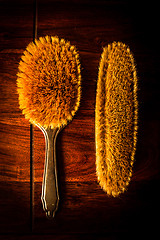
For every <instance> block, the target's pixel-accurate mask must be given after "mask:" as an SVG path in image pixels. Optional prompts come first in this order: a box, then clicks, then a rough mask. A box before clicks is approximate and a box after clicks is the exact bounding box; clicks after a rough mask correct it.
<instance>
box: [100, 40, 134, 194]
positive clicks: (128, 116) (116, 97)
mask: <svg viewBox="0 0 160 240" xmlns="http://www.w3.org/2000/svg"><path fill="white" fill-rule="evenodd" d="M137 119H138V101H137V75H136V68H135V63H134V59H133V55H132V53H131V52H130V49H129V47H127V46H126V45H125V44H123V43H121V42H118V43H117V42H113V43H112V44H110V45H108V47H105V48H104V50H103V53H102V55H101V61H100V66H99V75H98V82H97V94H96V110H95V125H96V126H95V127H96V129H95V132H96V172H97V177H98V181H99V184H100V186H101V187H102V188H103V190H104V191H105V192H107V194H108V195H112V196H118V195H119V194H120V193H122V192H124V191H125V190H126V189H127V185H128V184H129V181H130V179H131V176H132V167H133V162H134V156H135V151H136V142H137V129H138V127H137Z"/></svg>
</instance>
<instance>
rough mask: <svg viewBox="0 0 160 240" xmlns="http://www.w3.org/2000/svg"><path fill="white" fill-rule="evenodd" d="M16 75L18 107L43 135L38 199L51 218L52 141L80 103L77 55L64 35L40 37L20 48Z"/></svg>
mask: <svg viewBox="0 0 160 240" xmlns="http://www.w3.org/2000/svg"><path fill="white" fill-rule="evenodd" d="M17 76H18V78H17V87H18V93H19V105H20V109H22V113H23V114H24V115H25V118H26V119H28V120H29V121H30V122H31V123H32V124H34V125H36V126H38V127H39V128H40V129H41V131H42V132H43V133H44V136H45V142H46V154H45V167H44V175H43V183H42V196H41V199H42V203H43V208H44V210H45V211H46V214H47V216H48V217H51V218H52V217H53V216H54V214H55V211H56V210H57V207H58V202H59V194H58V183H57V169H56V148H55V143H56V137H57V134H58V132H59V131H60V129H62V128H63V127H64V126H65V125H66V124H67V123H68V122H69V121H71V120H72V118H73V116H74V115H75V113H76V111H77V110H78V107H79V104H80V95H81V71H80V62H79V55H78V53H77V51H76V48H75V47H74V46H72V45H71V44H70V42H68V41H65V40H64V39H59V38H58V37H56V36H55V37H49V36H46V37H40V38H39V39H38V40H35V42H34V43H33V42H31V43H30V44H29V45H28V46H27V48H26V50H25V51H24V53H23V56H22V57H21V61H20V63H19V72H18V74H17Z"/></svg>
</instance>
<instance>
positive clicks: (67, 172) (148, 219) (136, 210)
mask: <svg viewBox="0 0 160 240" xmlns="http://www.w3.org/2000/svg"><path fill="white" fill-rule="evenodd" d="M156 3H157V5H156ZM33 5H34V4H33V1H31V0H29V1H27V0H25V1H17V0H15V1H11V0H10V1H9V0H5V1H1V0H0V163H1V174H0V182H1V183H0V195H1V198H0V238H1V239H40V240H41V239H57V240H59V239H120V234H122V235H123V236H127V237H128V236H130V237H133V236H134V235H135V236H136V239H139V238H137V236H140V235H139V234H140V233H141V234H143V236H144V234H148V233H151V234H152V237H153V235H154V234H155V236H157V235H156V234H157V232H158V228H159V221H158V220H159V210H160V209H159V200H160V199H159V180H160V178H159V167H160V164H159V160H160V159H159V157H160V151H159V140H160V137H159V136H160V115H159V106H160V101H159V94H160V91H159V78H160V73H159V69H160V61H159V52H160V51H159V40H158V39H159V13H158V9H159V5H158V2H157V1H145V2H143V1H126V2H125V1H102V0H99V1H98V0H92V1H90V0H86V1H84V0H72V1H65V0H60V1H58V0H57V1H51V0H50V1H49V0H45V1H42V0H41V1H40V0H39V1H38V4H37V12H38V21H37V35H38V37H40V36H45V35H53V36H54V35H57V36H59V37H60V38H65V39H66V40H69V41H70V42H71V44H73V45H76V47H77V49H78V50H79V54H80V58H81V66H82V79H83V82H82V98H81V105H80V108H79V111H78V112H77V114H76V116H75V117H74V119H73V121H72V122H71V123H69V125H68V126H66V128H65V129H64V130H63V131H62V132H61V133H60V134H59V136H58V139H57V162H58V180H59V191H60V205H59V209H58V212H57V214H56V216H55V218H54V219H53V221H49V220H47V219H46V217H45V213H44V212H43V210H42V205H41V199H40V197H41V183H42V174H43V164H44V150H45V146H44V137H43V134H42V133H41V132H40V131H39V130H38V129H37V128H34V169H35V171H34V175H35V176H34V215H33V218H32V217H31V214H30V212H31V204H30V203H31V200H30V199H31V198H30V125H29V123H28V121H27V120H25V118H24V116H23V115H22V114H21V111H20V110H19V106H18V95H17V92H16V73H17V69H18V63H19V61H20V57H21V55H22V53H23V51H24V49H25V48H26V46H27V45H28V43H29V42H31V41H32V40H33V18H34V9H33ZM112 41H122V42H124V43H126V44H127V45H129V47H130V49H131V51H132V52H133V54H134V58H135V61H136V64H137V73H138V79H139V91H138V100H139V134H138V144H137V152H136V161H135V164H134V169H133V177H132V181H131V183H130V185H129V188H128V191H127V192H125V193H124V194H123V195H121V196H120V197H118V198H110V197H107V196H106V194H105V193H104V192H103V191H102V190H101V189H100V187H99V185H98V184H97V178H96V172H95V170H96V169H95V130H94V129H95V126H94V122H95V97H96V82H97V76H98V66H99V60H100V56H101V53H102V48H103V47H104V46H106V45H107V44H108V43H111V42H112ZM32 220H33V221H32ZM127 233H130V235H127ZM152 239H154V237H153V238H152Z"/></svg>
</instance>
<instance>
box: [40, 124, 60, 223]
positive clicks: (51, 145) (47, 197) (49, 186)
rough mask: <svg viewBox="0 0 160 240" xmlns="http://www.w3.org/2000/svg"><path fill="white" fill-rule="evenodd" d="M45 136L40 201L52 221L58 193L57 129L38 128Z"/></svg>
mask: <svg viewBox="0 0 160 240" xmlns="http://www.w3.org/2000/svg"><path fill="white" fill-rule="evenodd" d="M38 127H39V128H40V129H41V131H42V132H43V134H44V136H45V143H46V153H45V164H44V174H43V183H42V195H41V200H42V204H43V209H44V211H45V212H46V215H47V217H48V218H50V219H52V218H53V217H54V215H55V212H56V211H57V208H58V203H59V193H58V181H57V167H56V138H57V134H58V132H59V128H54V129H51V128H47V129H45V128H43V127H41V126H38Z"/></svg>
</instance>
